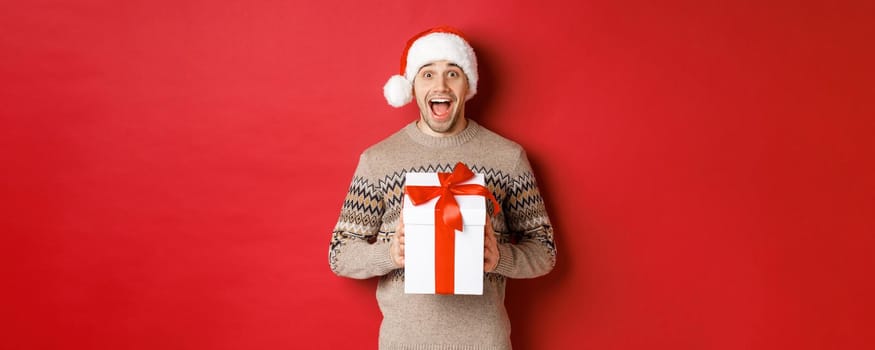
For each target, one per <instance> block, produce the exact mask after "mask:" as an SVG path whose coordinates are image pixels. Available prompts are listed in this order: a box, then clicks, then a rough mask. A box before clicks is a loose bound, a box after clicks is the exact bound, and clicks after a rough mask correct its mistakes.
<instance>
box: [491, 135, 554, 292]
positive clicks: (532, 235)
mask: <svg viewBox="0 0 875 350" xmlns="http://www.w3.org/2000/svg"><path fill="white" fill-rule="evenodd" d="M503 210H504V212H505V220H506V223H507V228H508V231H509V232H510V234H511V236H512V237H514V238H515V241H516V243H510V242H505V243H499V245H498V251H499V259H498V266H497V267H496V269H495V272H496V273H499V274H501V275H504V276H506V277H510V278H533V277H538V276H541V275H544V274H547V273H548V272H550V270H552V269H553V267H554V266H555V265H556V244H555V243H554V241H553V226H551V225H550V218H549V217H548V216H547V210H546V209H545V208H544V199H543V198H542V197H541V193H540V192H539V191H538V185H537V182H536V181H535V176H534V174H533V173H532V169H531V165H529V161H528V159H527V158H526V155H525V152H521V153H520V159H519V163H518V165H517V171H516V172H515V174H514V177H513V179H512V184H511V188H510V190H509V191H508V198H507V200H506V201H505V202H504V204H503Z"/></svg>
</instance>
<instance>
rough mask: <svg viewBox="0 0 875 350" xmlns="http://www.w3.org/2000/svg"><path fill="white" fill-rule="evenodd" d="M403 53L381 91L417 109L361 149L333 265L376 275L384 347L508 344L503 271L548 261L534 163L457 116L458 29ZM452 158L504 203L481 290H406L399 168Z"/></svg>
mask: <svg viewBox="0 0 875 350" xmlns="http://www.w3.org/2000/svg"><path fill="white" fill-rule="evenodd" d="M401 62H402V63H401V75H395V76H393V77H392V78H391V79H390V80H389V82H388V83H387V84H386V86H385V87H384V88H383V93H384V95H385V97H386V99H387V101H388V102H389V104H390V105H392V106H394V107H401V106H403V105H405V104H407V103H408V102H410V101H411V100H414V99H415V100H416V104H417V105H418V107H419V114H420V115H419V119H418V120H416V121H415V122H412V123H410V124H408V125H407V126H405V127H404V128H403V129H401V130H400V131H398V132H396V133H395V134H393V135H391V136H389V137H388V138H386V139H385V140H383V141H381V142H379V143H377V144H376V145H374V146H371V147H370V148H368V149H367V150H365V152H364V153H362V155H361V158H360V159H359V164H358V167H357V168H356V170H355V175H354V176H353V180H352V185H351V186H350V187H349V192H348V193H347V195H346V199H345V200H344V202H343V207H342V209H341V212H340V218H339V220H338V222H337V225H336V226H335V228H334V233H333V235H332V238H331V244H330V252H329V263H330V266H331V269H332V271H334V272H335V273H336V274H338V275H340V276H345V277H351V278H370V277H380V280H379V284H378V287H377V301H378V304H379V306H380V310H381V311H382V313H383V322H382V324H381V326H380V349H510V348H511V344H510V321H509V319H508V316H507V311H506V310H505V307H504V290H505V284H506V279H507V278H532V277H537V276H540V275H543V274H546V273H548V272H549V271H550V270H551V269H552V268H553V266H554V265H555V262H556V249H555V245H554V243H553V229H552V227H551V225H550V220H549V218H548V217H547V212H546V210H545V209H544V202H543V200H542V198H541V195H540V193H539V192H538V188H537V185H536V183H535V178H534V176H533V174H532V170H531V167H530V165H529V162H528V160H527V158H526V155H525V152H524V151H523V149H522V148H521V147H520V146H519V145H517V144H516V143H513V142H512V141H509V140H507V139H505V138H503V137H501V136H499V135H497V134H495V133H493V132H491V131H489V130H487V129H485V128H484V127H482V126H480V125H479V124H477V123H476V122H474V121H473V120H469V119H467V118H466V117H465V102H466V101H467V100H468V99H470V98H471V97H473V96H474V94H476V93H477V80H478V75H477V58H476V56H475V55H474V50H473V49H472V48H471V46H470V45H469V44H468V42H467V41H465V39H464V35H463V34H462V33H460V32H459V31H458V30H455V29H453V28H449V27H438V28H433V29H429V30H427V31H425V32H423V33H420V34H418V35H417V36H415V37H413V38H412V39H410V41H408V43H407V46H406V48H405V50H404V54H403V57H402V61H401ZM457 162H463V163H464V164H466V165H468V166H469V167H470V168H471V169H472V170H473V171H474V172H475V173H481V174H483V175H484V176H485V180H486V186H487V188H488V189H489V190H490V191H491V192H492V193H493V195H494V196H495V197H496V198H497V199H498V201H499V203H500V205H501V210H500V211H498V213H497V214H496V215H494V216H492V217H491V218H490V219H487V222H486V228H485V239H484V251H483V253H484V262H483V268H484V272H486V273H485V274H484V280H483V295H422V294H404V270H403V267H404V223H403V222H402V220H401V207H402V203H403V187H404V179H405V177H404V176H405V174H406V173H407V172H451V171H452V170H453V166H454V165H455V164H456V163H457Z"/></svg>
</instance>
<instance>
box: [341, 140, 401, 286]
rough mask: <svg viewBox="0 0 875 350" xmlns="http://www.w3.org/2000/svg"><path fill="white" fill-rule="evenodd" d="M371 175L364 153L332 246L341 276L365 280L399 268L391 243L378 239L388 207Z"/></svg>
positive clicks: (343, 208)
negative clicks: (385, 205)
mask: <svg viewBox="0 0 875 350" xmlns="http://www.w3.org/2000/svg"><path fill="white" fill-rule="evenodd" d="M367 175H368V174H367V162H366V158H365V156H364V155H362V158H361V159H360V160H359V165H358V167H357V168H356V173H355V175H354V176H353V180H352V184H351V185H350V186H349V191H347V194H346V199H345V200H344V201H343V207H342V208H341V210H340V218H339V219H338V220H337V225H335V227H334V232H333V234H332V235H331V243H330V245H329V252H328V262H329V265H330V267H331V271H333V272H334V273H335V274H337V275H338V276H343V277H350V278H357V279H364V278H370V277H375V276H382V275H385V274H387V273H389V272H391V271H392V270H394V269H396V268H398V267H397V266H396V265H395V262H393V261H392V259H391V258H390V255H389V247H390V244H391V243H390V242H388V241H383V240H380V239H377V234H378V233H379V230H380V225H381V224H382V217H383V212H384V210H385V208H384V205H383V195H382V193H381V192H380V191H379V189H378V188H377V187H376V186H375V185H374V184H373V181H371V180H369V179H368V177H367Z"/></svg>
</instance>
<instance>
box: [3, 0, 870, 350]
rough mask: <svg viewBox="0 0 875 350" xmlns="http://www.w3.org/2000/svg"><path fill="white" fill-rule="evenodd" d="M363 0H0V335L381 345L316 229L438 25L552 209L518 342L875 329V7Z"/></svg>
mask: <svg viewBox="0 0 875 350" xmlns="http://www.w3.org/2000/svg"><path fill="white" fill-rule="evenodd" d="M366 3H367V2H358V1H349V2H343V1H341V2H337V1H317V2H310V1H306V2H304V1H301V2H294V1H293V2H289V1H240V0H238V1H233V0H232V1H139V0H137V1H99V0H94V1H77V2H75V3H71V2H63V1H57V2H50V1H19V2H16V3H10V2H5V3H4V4H3V5H2V6H0V81H2V83H0V98H2V100H0V116H2V126H0V161H2V163H0V164H2V175H0V176H2V184H0V195H2V202H0V203H2V208H0V209H2V210H0V219H2V222H0V223H2V226H0V230H2V242H0V244H2V280H3V288H2V290H3V292H2V294H3V296H2V311H0V313H2V319H3V321H4V322H5V323H6V325H4V326H3V327H0V332H2V337H0V347H2V348H4V349H62V348H63V349H278V348H312V349H344V348H375V347H376V341H377V331H378V326H379V321H380V314H379V310H378V308H377V305H376V302H375V300H374V288H375V281H374V280H366V281H356V280H350V279H343V278H339V277H336V276H334V275H333V274H332V273H331V271H330V270H329V269H328V263H327V251H328V240H329V237H330V233H331V229H332V228H333V225H334V223H335V220H336V219H337V215H338V213H339V208H340V205H341V203H342V200H343V197H344V193H345V191H346V189H347V186H348V184H349V180H350V179H351V177H352V172H353V170H354V168H355V163H356V161H357V159H358V155H359V154H360V152H361V151H362V150H363V149H364V148H365V147H367V146H368V145H370V144H372V143H374V142H376V141H378V140H380V139H382V138H383V137H385V136H387V135H389V134H390V133H392V132H394V131H396V130H397V129H399V128H401V127H402V126H403V125H404V124H406V123H408V122H409V121H411V120H413V119H414V118H415V117H416V110H415V108H414V107H413V106H407V107H404V108H402V109H393V108H391V107H389V106H388V105H387V104H386V102H385V101H384V99H383V97H382V85H383V83H384V82H385V81H386V79H388V78H389V76H390V75H391V74H394V73H395V72H396V71H397V69H398V59H399V56H400V51H401V49H402V48H403V44H404V42H405V41H406V40H407V38H408V37H409V36H411V35H412V34H414V33H416V32H418V31H420V30H422V29H425V28H427V27H430V26H434V25H438V24H450V25H454V26H457V27H460V28H462V29H463V30H464V31H466V32H467V34H468V36H469V37H470V39H471V41H472V43H473V45H474V46H475V47H476V49H477V50H478V54H479V55H480V59H481V66H482V68H481V75H482V82H481V86H480V91H481V92H480V94H479V95H478V96H477V97H475V98H474V99H473V100H471V103H470V104H469V110H468V116H469V117H471V118H473V119H476V120H478V121H479V122H481V123H482V124H484V125H486V126H487V127H489V128H491V129H493V130H495V131H497V132H499V133H501V134H503V135H505V136H507V137H509V138H511V139H514V140H516V141H518V142H519V143H520V144H522V145H523V146H524V147H526V149H527V150H528V152H529V157H530V159H531V161H532V163H533V165H534V167H535V170H536V173H537V175H538V178H539V181H540V184H541V187H542V191H543V193H544V196H545V198H546V201H547V205H548V210H549V211H550V214H551V217H552V219H553V221H554V224H555V228H556V240H557V242H558V248H559V262H558V265H557V266H556V269H555V270H554V271H553V273H551V274H550V275H548V276H546V277H543V278H539V279H533V280H525V281H512V282H511V283H510V285H509V291H508V297H507V301H506V303H507V305H508V308H509V310H510V313H511V318H512V321H513V324H514V328H513V340H514V344H515V346H516V348H517V349H523V350H525V349H571V348H588V349H642V348H652V349H827V348H829V349H832V348H841V349H862V348H872V347H873V346H875V333H873V332H872V330H873V328H875V306H873V302H872V300H871V298H872V296H873V295H875V287H873V282H872V274H873V267H875V259H873V257H872V251H873V247H875V238H873V232H875V220H873V214H872V213H873V212H875V181H873V175H875V169H873V159H875V141H873V139H872V136H873V133H875V123H873V115H875V106H873V104H875V103H873V101H875V88H873V86H875V83H873V82H875V74H873V73H875V72H873V65H872V62H873V61H875V54H873V45H872V43H873V41H872V40H873V38H875V30H873V27H875V26H873V24H872V23H873V21H875V15H873V14H875V6H873V2H871V1H859V2H858V3H851V2H836V1H804V2H798V1H769V2H768V4H762V2H760V1H704V2H703V1H667V2H661V1H657V2H650V1H626V2H623V1H600V2H594V1H573V2H572V1H568V2H567V4H548V3H547V2H545V1H536V2H534V1H533V2H527V1H517V2H513V4H508V2H506V1H483V2H478V3H476V4H472V3H471V2H470V1H440V2H422V3H416V2H411V1H385V2H379V3H378V4H376V3H375V4H366Z"/></svg>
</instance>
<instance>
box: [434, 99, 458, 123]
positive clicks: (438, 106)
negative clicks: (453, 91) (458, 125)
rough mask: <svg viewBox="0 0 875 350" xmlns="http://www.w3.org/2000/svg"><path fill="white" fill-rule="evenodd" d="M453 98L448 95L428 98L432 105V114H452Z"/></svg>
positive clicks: (442, 116)
mask: <svg viewBox="0 0 875 350" xmlns="http://www.w3.org/2000/svg"><path fill="white" fill-rule="evenodd" d="M452 103H453V100H452V99H450V98H446V97H436V98H432V99H430V100H428V105H429V107H431V114H432V115H434V116H435V117H436V118H441V119H442V118H446V117H447V116H449V115H450V107H452Z"/></svg>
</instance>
